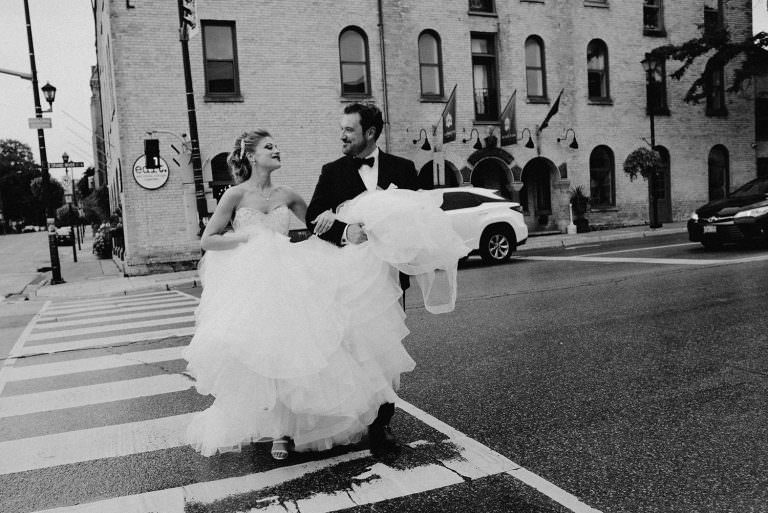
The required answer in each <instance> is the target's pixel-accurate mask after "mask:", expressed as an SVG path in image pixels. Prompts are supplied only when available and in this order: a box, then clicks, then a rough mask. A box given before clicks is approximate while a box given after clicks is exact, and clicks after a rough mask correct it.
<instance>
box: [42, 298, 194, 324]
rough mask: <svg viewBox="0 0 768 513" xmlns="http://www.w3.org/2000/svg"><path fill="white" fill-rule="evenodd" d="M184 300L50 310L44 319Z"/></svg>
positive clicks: (132, 302) (163, 299) (134, 302)
mask: <svg viewBox="0 0 768 513" xmlns="http://www.w3.org/2000/svg"><path fill="white" fill-rule="evenodd" d="M182 299H184V298H180V297H178V296H171V297H167V298H162V299H151V300H147V301H144V300H141V301H130V302H126V303H124V304H117V305H115V304H106V303H103V304H100V305H93V306H79V307H73V308H66V309H62V310H49V311H47V312H45V313H44V314H43V319H49V318H51V317H61V316H64V315H70V314H76V313H89V312H90V313H94V314H95V313H97V312H120V311H122V310H123V309H125V308H129V307H132V306H154V305H164V304H168V303H174V302H176V303H177V302H179V301H181V300H182Z"/></svg>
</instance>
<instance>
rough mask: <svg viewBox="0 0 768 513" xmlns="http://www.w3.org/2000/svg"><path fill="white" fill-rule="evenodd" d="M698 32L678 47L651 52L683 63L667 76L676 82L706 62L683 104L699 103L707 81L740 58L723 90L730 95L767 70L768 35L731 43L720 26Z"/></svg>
mask: <svg viewBox="0 0 768 513" xmlns="http://www.w3.org/2000/svg"><path fill="white" fill-rule="evenodd" d="M700 29H701V31H702V35H701V37H697V38H693V39H689V40H688V41H685V42H683V43H680V44H677V45H664V46H659V47H657V48H655V49H653V50H652V51H651V53H650V56H651V58H653V59H657V60H670V59H671V60H674V61H679V62H681V63H682V64H681V65H680V67H678V68H677V69H676V70H674V71H673V72H672V73H670V76H671V77H672V78H674V79H675V80H680V79H682V78H683V76H684V75H685V74H686V72H687V71H688V70H689V68H690V67H691V66H692V65H693V64H694V63H695V62H696V61H697V60H699V59H706V64H705V65H704V69H703V71H702V72H701V73H700V74H699V76H698V77H696V79H695V80H694V81H693V83H692V84H691V86H690V87H689V88H688V90H687V91H686V93H685V96H684V98H683V100H684V101H685V102H686V103H699V101H700V100H702V99H703V98H706V96H707V82H708V80H707V78H708V77H709V76H710V75H711V74H712V73H713V72H716V71H719V70H720V69H722V68H723V67H724V66H725V65H726V64H729V63H731V62H732V61H735V60H736V59H737V58H739V57H743V59H742V60H741V61H740V62H738V63H737V64H736V66H737V67H736V68H735V69H734V73H733V80H732V81H731V84H730V85H729V86H728V88H727V89H726V90H727V91H728V92H729V93H733V92H737V91H740V90H741V88H742V85H743V84H744V82H745V81H747V80H749V79H750V78H752V77H755V76H758V75H762V74H764V73H765V72H766V71H768V65H767V64H768V58H767V57H766V55H767V54H768V52H767V51H766V50H767V49H768V33H766V32H760V33H758V34H755V35H753V36H750V37H746V38H744V39H740V40H737V41H734V40H732V36H731V33H730V32H729V31H728V29H727V28H726V27H725V26H724V25H722V24H720V23H718V24H715V25H712V24H708V25H702V26H701V27H700Z"/></svg>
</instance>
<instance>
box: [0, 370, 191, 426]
mask: <svg viewBox="0 0 768 513" xmlns="http://www.w3.org/2000/svg"><path fill="white" fill-rule="evenodd" d="M193 386H194V385H193V382H192V380H191V379H190V378H188V377H186V376H184V375H182V374H160V375H157V376H149V377H146V378H136V379H128V380H124V381H112V382H109V383H97V384H95V385H85V386H79V387H71V388H62V389H60V390H47V391H45V392H35V393H30V394H20V395H11V396H7V397H0V418H5V417H13V416H16V415H29V414H30V413H40V412H48V411H56V410H64V409H67V408H77V407H80V406H90V405H94V404H102V403H110V402H114V401H124V400H126V399H136V398H138V397H149V396H153V395H160V394H170V393H173V392H181V391H184V390H189V389H190V388H192V387H193Z"/></svg>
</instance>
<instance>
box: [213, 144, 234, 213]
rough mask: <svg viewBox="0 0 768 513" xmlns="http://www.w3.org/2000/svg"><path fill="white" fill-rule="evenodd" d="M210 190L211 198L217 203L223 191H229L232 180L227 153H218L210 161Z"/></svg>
mask: <svg viewBox="0 0 768 513" xmlns="http://www.w3.org/2000/svg"><path fill="white" fill-rule="evenodd" d="M211 178H213V181H212V182H211V188H212V189H213V197H214V198H216V201H217V202H218V201H219V200H220V199H221V195H222V194H224V191H226V190H227V189H229V188H230V187H231V186H232V185H233V184H234V181H233V180H232V173H230V171H229V166H228V165H227V153H226V152H223V153H219V154H218V155H216V156H215V157H213V158H212V159H211Z"/></svg>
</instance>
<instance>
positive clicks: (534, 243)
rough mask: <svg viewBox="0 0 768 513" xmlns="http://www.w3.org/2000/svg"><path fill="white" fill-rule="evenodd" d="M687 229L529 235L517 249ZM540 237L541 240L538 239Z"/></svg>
mask: <svg viewBox="0 0 768 513" xmlns="http://www.w3.org/2000/svg"><path fill="white" fill-rule="evenodd" d="M687 231H688V229H687V228H686V227H684V226H683V227H679V228H678V227H674V228H659V229H646V230H643V231H630V232H622V233H610V230H605V232H607V233H606V234H605V235H602V234H601V235H597V234H596V233H597V232H591V233H594V234H595V235H592V234H574V235H565V234H562V235H546V236H543V237H533V238H531V237H529V238H528V241H527V242H526V243H525V244H523V245H522V246H520V247H519V248H517V250H518V251H527V250H536V249H547V248H559V247H570V246H577V245H580V244H587V243H590V242H606V241H612V240H625V239H641V238H642V239H644V238H647V237H657V236H659V235H670V234H675V233H686V232H687ZM539 239H542V240H539ZM544 239H546V240H544Z"/></svg>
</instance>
